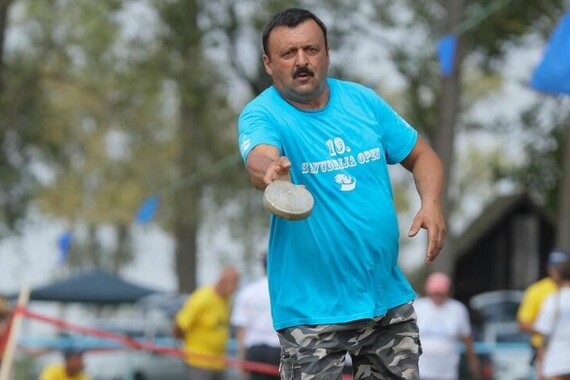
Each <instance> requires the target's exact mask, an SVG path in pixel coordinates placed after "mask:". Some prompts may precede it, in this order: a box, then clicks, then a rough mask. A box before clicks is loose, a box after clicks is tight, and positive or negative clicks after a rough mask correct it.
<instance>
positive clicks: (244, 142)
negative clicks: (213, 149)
mask: <svg viewBox="0 0 570 380" xmlns="http://www.w3.org/2000/svg"><path fill="white" fill-rule="evenodd" d="M250 146H251V140H250V139H249V137H248V136H247V135H244V136H243V138H242V141H241V145H240V148H239V149H240V150H241V151H242V152H245V151H246V150H248V149H249V147H250Z"/></svg>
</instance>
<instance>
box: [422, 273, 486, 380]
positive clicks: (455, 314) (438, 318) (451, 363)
mask: <svg viewBox="0 0 570 380" xmlns="http://www.w3.org/2000/svg"><path fill="white" fill-rule="evenodd" d="M424 290H425V297H421V298H418V299H417V300H416V301H414V309H415V310H416V314H417V318H418V327H419V330H420V342H421V347H422V351H423V352H422V354H421V356H420V361H419V368H420V379H422V380H435V379H437V380H457V379H458V378H459V361H460V350H459V348H458V347H459V345H458V344H457V343H458V342H463V344H464V345H465V352H466V354H467V360H468V362H469V369H470V370H471V373H472V376H473V378H478V377H479V359H478V358H477V355H476V353H475V349H474V346H473V337H472V334H471V323H470V320H469V313H468V311H467V308H466V307H465V306H464V305H463V304H462V303H461V302H459V301H457V300H455V299H453V298H451V297H450V295H451V280H450V278H449V277H448V276H447V275H446V274H445V273H441V272H435V273H432V274H430V275H429V276H428V278H427V280H426V282H425V287H424Z"/></svg>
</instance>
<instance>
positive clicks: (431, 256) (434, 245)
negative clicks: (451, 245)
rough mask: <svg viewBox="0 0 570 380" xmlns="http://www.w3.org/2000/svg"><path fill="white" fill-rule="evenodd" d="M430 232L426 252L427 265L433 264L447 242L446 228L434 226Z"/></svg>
mask: <svg viewBox="0 0 570 380" xmlns="http://www.w3.org/2000/svg"><path fill="white" fill-rule="evenodd" d="M426 229H427V230H428V247H427V251H426V258H425V263H426V264H431V263H432V262H433V261H434V260H435V259H436V257H437V256H438V255H439V253H440V252H441V250H442V249H443V244H444V242H445V228H442V227H441V226H439V225H438V226H433V227H431V228H426Z"/></svg>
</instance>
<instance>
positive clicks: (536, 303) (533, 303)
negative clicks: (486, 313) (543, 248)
mask: <svg viewBox="0 0 570 380" xmlns="http://www.w3.org/2000/svg"><path fill="white" fill-rule="evenodd" d="M556 257H557V250H553V251H552V252H551V253H550V254H549V256H548V262H547V271H548V276H547V277H545V278H543V279H541V280H539V281H537V282H535V283H533V284H531V285H530V286H529V287H528V288H526V290H525V292H524V296H523V299H522V302H521V304H520V306H519V309H518V312H517V321H518V323H519V327H520V329H521V330H522V331H524V332H526V333H529V334H530V335H531V338H530V344H531V347H532V351H533V353H532V359H531V365H534V367H535V372H536V374H537V378H540V375H539V374H540V372H541V371H540V361H537V360H536V356H537V355H536V354H537V351H538V349H539V347H540V346H541V344H542V337H541V335H540V334H539V333H537V332H536V331H535V330H534V323H535V321H536V318H537V317H538V314H539V312H540V308H541V306H542V303H543V302H544V300H545V299H546V298H547V297H548V296H550V295H551V294H552V293H554V292H556V289H557V285H556V282H555V281H554V276H555V271H554V262H553V260H555V258H556Z"/></svg>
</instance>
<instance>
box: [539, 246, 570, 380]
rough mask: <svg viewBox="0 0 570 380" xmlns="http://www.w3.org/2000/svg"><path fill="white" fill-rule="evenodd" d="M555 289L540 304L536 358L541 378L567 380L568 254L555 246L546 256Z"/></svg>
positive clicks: (569, 331)
mask: <svg viewBox="0 0 570 380" xmlns="http://www.w3.org/2000/svg"><path fill="white" fill-rule="evenodd" d="M549 265H550V267H551V271H552V272H553V273H552V277H553V279H554V281H555V282H556V284H557V285H558V289H557V290H556V291H555V292H554V293H551V294H550V295H549V296H548V297H547V298H546V299H545V300H544V303H543V304H542V307H541V308H540V312H539V314H538V318H537V320H536V323H535V324H534V330H535V331H537V332H538V333H540V334H541V335H542V336H543V339H542V345H541V348H540V349H539V351H538V358H539V359H540V362H541V370H542V373H541V375H542V378H544V379H545V380H570V254H569V253H568V252H564V251H562V250H556V251H554V252H553V253H551V255H550V257H549Z"/></svg>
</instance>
